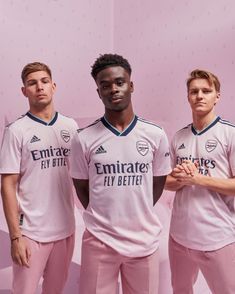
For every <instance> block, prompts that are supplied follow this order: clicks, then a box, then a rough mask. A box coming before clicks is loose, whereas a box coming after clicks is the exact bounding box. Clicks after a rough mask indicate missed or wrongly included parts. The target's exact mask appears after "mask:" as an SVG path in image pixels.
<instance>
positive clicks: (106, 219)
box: [71, 54, 171, 294]
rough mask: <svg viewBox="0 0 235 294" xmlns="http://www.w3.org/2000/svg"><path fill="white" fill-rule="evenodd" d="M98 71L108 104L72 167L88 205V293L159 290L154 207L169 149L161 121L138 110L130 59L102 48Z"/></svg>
mask: <svg viewBox="0 0 235 294" xmlns="http://www.w3.org/2000/svg"><path fill="white" fill-rule="evenodd" d="M91 75H92V77H93V78H94V80H95V82H96V85H97V88H98V89H97V92H98V94H99V97H100V99H101V100H102V102H103V104H104V107H105V114H104V116H103V117H101V118H100V119H98V120H97V121H95V122H94V123H93V124H91V125H90V126H88V127H87V128H84V129H83V130H81V131H80V132H79V133H78V134H77V136H75V137H74V140H73V142H72V151H71V174H72V177H73V181H74V184H75V188H76V191H77V194H78V197H79V199H80V201H81V203H82V204H83V206H84V208H86V210H85V211H84V221H85V224H86V231H85V233H84V235H83V240H82V261H81V275H80V293H81V294H95V293H102V294H115V293H116V288H117V281H118V275H119V272H120V273H121V278H122V289H123V293H124V294H127V293H135V294H138V293H139V294H143V293H148V294H156V293H157V292H158V250H157V249H158V246H159V234H160V231H161V224H160V222H159V219H158V217H157V216H156V214H155V212H154V209H153V206H154V205H155V203H156V202H157V200H158V199H159V197H160V196H161V194H162V190H163V186H164V183H165V178H166V174H167V172H169V171H170V170H171V169H170V156H169V146H168V141H167V137H166V135H165V133H164V131H163V130H162V128H160V127H159V126H157V125H156V124H154V123H151V122H149V121H147V120H144V119H142V118H140V117H138V116H136V115H135V114H134V112H133V108H132V103H131V94H132V93H133V91H134V86H133V82H132V81H131V79H130V78H131V67H130V64H129V62H128V61H127V60H126V59H125V58H123V57H122V56H120V55H117V54H104V55H101V56H100V57H99V58H98V59H97V60H96V61H95V63H94V64H93V66H92V72H91Z"/></svg>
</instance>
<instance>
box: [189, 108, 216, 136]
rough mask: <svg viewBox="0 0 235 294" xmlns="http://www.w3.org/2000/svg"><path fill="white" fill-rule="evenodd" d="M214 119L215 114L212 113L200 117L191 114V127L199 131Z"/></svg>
mask: <svg viewBox="0 0 235 294" xmlns="http://www.w3.org/2000/svg"><path fill="white" fill-rule="evenodd" d="M215 118H216V114H215V113H214V112H211V113H209V114H206V115H202V116H199V115H195V114H193V126H194V128H195V129H196V130H198V131H201V130H203V129H204V128H205V127H207V126H208V125H209V124H210V123H211V122H212V121H213V120H215Z"/></svg>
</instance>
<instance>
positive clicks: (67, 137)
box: [60, 130, 70, 143]
mask: <svg viewBox="0 0 235 294" xmlns="http://www.w3.org/2000/svg"><path fill="white" fill-rule="evenodd" d="M60 135H61V138H62V139H63V140H64V141H65V142H66V143H68V142H69V140H70V134H69V132H68V131H66V130H62V131H60Z"/></svg>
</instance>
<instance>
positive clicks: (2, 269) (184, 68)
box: [0, 0, 235, 294]
mask: <svg viewBox="0 0 235 294" xmlns="http://www.w3.org/2000/svg"><path fill="white" fill-rule="evenodd" d="M234 11H235V3H234V1H232V0H227V1H224V0H218V1H216V2H215V1H213V0H208V1H206V2H205V1H202V0H198V1H189V0H188V1H187V0H181V1H173V0H165V1H155V0H149V1H142V0H127V1H124V0H119V1H115V0H70V1H62V0H41V1H39V2H38V1H29V0H24V1H17V0H13V1H4V0H0V34H1V36H2V39H1V48H0V64H1V71H0V80H1V86H0V101H1V108H0V137H1V136H2V132H3V129H4V126H5V124H6V123H7V122H9V121H11V120H13V119H14V118H16V117H18V116H19V115H21V114H23V113H25V111H26V110H27V100H26V99H25V98H24V97H23V96H22V94H21V91H20V87H21V81H20V72H21V69H22V67H23V66H24V65H25V64H26V63H28V62H32V61H43V62H45V63H48V64H49V65H50V66H51V69H52V71H53V73H54V80H55V81H56V83H57V93H56V95H55V103H56V106H57V109H58V110H59V111H61V112H62V113H64V114H65V115H68V116H72V117H74V118H75V119H77V121H78V122H79V124H80V126H84V125H86V124H87V123H88V122H90V121H92V120H93V119H95V118H97V117H99V116H101V115H102V114H103V106H102V104H101V102H100V101H99V98H98V96H97V94H96V87H95V83H94V82H93V80H92V78H91V77H90V65H91V64H92V63H93V62H94V60H95V58H96V57H97V56H98V55H99V54H100V53H109V52H115V53H119V54H123V55H124V56H125V57H126V58H127V59H128V60H129V61H130V63H131V65H132V68H133V75H132V78H133V81H134V84H135V93H134V94H133V103H134V107H135V110H136V113H137V114H138V115H140V116H143V117H145V118H148V119H152V120H154V121H156V122H158V124H159V125H161V126H163V127H164V129H165V130H166V132H167V133H168V135H169V138H171V137H172V135H173V133H174V132H175V131H176V130H177V129H179V128H181V127H183V126H184V125H185V124H187V123H189V122H190V121H191V113H190V110H189V107H188V104H187V98H186V88H185V80H186V78H187V75H188V73H189V72H190V71H191V70H192V69H195V68H204V69H208V70H211V71H212V72H214V73H216V74H217V75H218V76H219V78H220V80H221V83H222V95H221V103H219V105H218V106H217V110H218V114H220V115H221V116H222V117H224V118H226V119H228V120H231V121H233V122H235V118H234V114H233V113H234V111H233V109H234V106H235V102H234V101H235V100H234V90H235V89H234V88H235V86H234V76H235V57H234V56H235V55H234V52H235V42H234V35H235V12H234ZM172 198H173V194H172V193H164V195H163V197H162V199H161V201H160V203H158V204H157V206H156V213H158V214H159V216H160V219H161V221H162V223H163V225H164V230H163V233H162V242H161V246H160V253H161V254H160V255H161V257H160V289H159V294H171V293H172V291H171V287H170V272H169V263H168V256H167V236H168V227H169V219H170V206H171V202H172ZM76 220H77V237H76V249H75V252H74V256H73V262H72V264H71V268H70V275H69V279H68V282H67V285H66V289H65V291H64V293H65V294H71V293H77V285H78V282H79V269H80V245H81V235H82V232H83V230H84V225H83V222H82V218H81V209H80V205H79V204H78V203H77V208H76ZM0 244H1V245H0V294H9V293H10V285H11V279H12V275H11V259H10V244H9V238H8V234H7V227H6V223H5V220H4V217H3V212H2V208H0ZM120 292H121V291H120ZM209 293H210V291H209V290H208V288H207V285H206V284H205V281H204V279H203V278H202V277H201V276H200V277H199V280H198V281H197V284H196V286H195V294H209Z"/></svg>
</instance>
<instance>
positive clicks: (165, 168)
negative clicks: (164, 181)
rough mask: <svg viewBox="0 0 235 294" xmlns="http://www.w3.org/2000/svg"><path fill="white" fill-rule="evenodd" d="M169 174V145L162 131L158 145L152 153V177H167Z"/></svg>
mask: <svg viewBox="0 0 235 294" xmlns="http://www.w3.org/2000/svg"><path fill="white" fill-rule="evenodd" d="M170 172H171V167H170V151H169V143H168V139H167V136H166V134H165V132H164V131H162V132H161V138H160V140H159V144H158V146H157V148H156V150H155V152H154V159H153V176H163V175H168V174H169V173H170Z"/></svg>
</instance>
